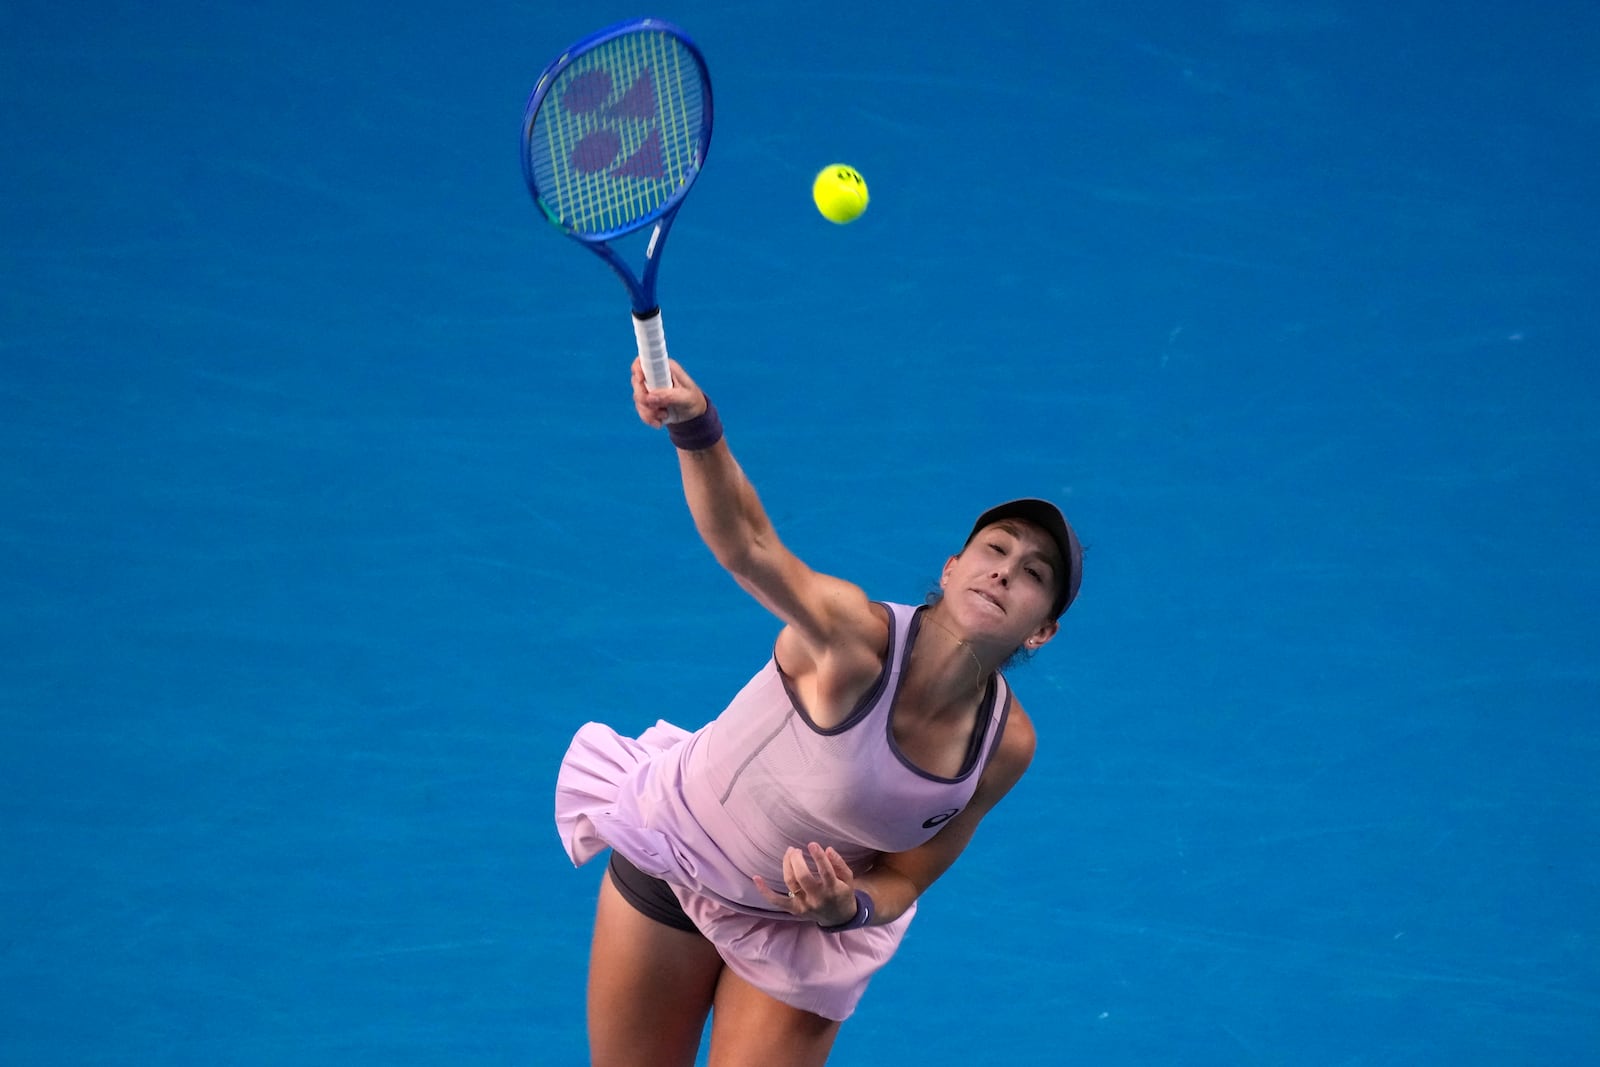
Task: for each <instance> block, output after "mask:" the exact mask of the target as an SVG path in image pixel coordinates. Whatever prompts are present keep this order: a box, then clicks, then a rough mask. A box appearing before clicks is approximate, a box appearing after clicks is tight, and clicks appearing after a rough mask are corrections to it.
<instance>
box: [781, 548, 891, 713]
mask: <svg viewBox="0 0 1600 1067" xmlns="http://www.w3.org/2000/svg"><path fill="white" fill-rule="evenodd" d="M819 578H821V576H819ZM819 584H821V585H822V586H823V588H825V589H826V593H825V594H824V595H823V597H822V598H821V599H820V601H819V604H822V605H825V607H823V608H822V610H820V611H819V612H817V613H815V614H814V615H813V616H812V618H818V617H820V618H824V619H825V620H826V625H825V626H820V627H816V626H813V627H802V626H800V625H797V624H796V623H793V622H791V623H790V624H789V625H787V626H785V627H784V628H783V630H782V632H780V633H779V634H778V640H777V644H776V646H775V647H774V649H773V655H774V656H775V657H776V659H777V662H778V667H779V668H780V669H781V670H782V671H783V673H784V675H785V676H786V677H787V678H788V679H789V682H790V684H791V685H792V686H793V687H794V689H795V691H796V694H797V695H798V696H799V697H800V698H801V701H802V702H803V703H804V704H805V708H806V712H807V714H808V715H810V716H811V719H812V721H813V722H815V723H816V724H817V725H818V726H820V727H822V728H824V729H829V728H832V727H833V726H836V725H838V724H839V723H841V722H843V721H844V719H845V717H846V716H848V715H849V713H850V712H851V710H852V709H854V708H855V706H856V704H857V703H858V702H859V701H860V700H861V698H862V697H863V696H865V695H866V693H867V691H868V690H869V689H870V688H872V686H873V685H875V684H876V683H877V680H878V677H879V675H880V674H881V673H882V672H883V664H884V658H885V657H886V656H887V655H888V651H889V615H888V611H887V609H885V608H884V607H883V606H882V605H881V604H874V603H872V602H870V601H869V600H868V599H867V596H866V594H865V593H864V592H862V591H861V589H860V588H858V587H857V586H854V585H851V584H850V583H849V582H845V581H843V580H840V579H836V578H821V582H820V583H819Z"/></svg>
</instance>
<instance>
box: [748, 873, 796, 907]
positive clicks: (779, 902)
mask: <svg viewBox="0 0 1600 1067" xmlns="http://www.w3.org/2000/svg"><path fill="white" fill-rule="evenodd" d="M752 880H753V881H754V882H755V884H756V892H758V893H760V894H761V896H762V898H763V899H765V900H766V902H767V903H768V904H771V905H772V906H773V907H774V908H777V909H778V910H779V911H786V912H788V913H789V914H790V915H793V914H795V903H794V901H793V900H791V899H790V898H789V897H787V896H785V895H784V894H782V893H778V892H776V891H774V890H773V888H772V887H771V886H769V885H768V884H767V880H766V879H765V878H763V877H761V876H760V875H759V874H758V875H756V876H755V877H754V878H753V879H752Z"/></svg>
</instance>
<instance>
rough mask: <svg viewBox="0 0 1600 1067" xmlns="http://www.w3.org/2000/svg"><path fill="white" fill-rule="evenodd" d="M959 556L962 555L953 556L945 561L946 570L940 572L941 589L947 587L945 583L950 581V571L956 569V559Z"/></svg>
mask: <svg viewBox="0 0 1600 1067" xmlns="http://www.w3.org/2000/svg"><path fill="white" fill-rule="evenodd" d="M958 558H960V557H958V556H951V557H950V558H949V559H947V560H945V561H944V570H942V571H940V572H939V588H940V589H943V588H944V587H945V584H946V583H947V582H949V581H950V572H951V571H953V570H955V567H956V560H957V559H958Z"/></svg>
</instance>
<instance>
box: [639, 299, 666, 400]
mask: <svg viewBox="0 0 1600 1067" xmlns="http://www.w3.org/2000/svg"><path fill="white" fill-rule="evenodd" d="M633 337H634V340H636V341H638V342H639V365H640V366H642V367H643V368H644V381H645V384H646V385H648V386H649V387H650V388H651V389H667V388H669V387H671V385H672V368H671V367H669V366H668V365H667V334H666V331H665V330H663V329H662V328H661V309H660V308H656V309H655V310H654V311H650V312H646V313H645V314H644V315H640V314H639V313H638V312H637V311H635V312H634V313H633Z"/></svg>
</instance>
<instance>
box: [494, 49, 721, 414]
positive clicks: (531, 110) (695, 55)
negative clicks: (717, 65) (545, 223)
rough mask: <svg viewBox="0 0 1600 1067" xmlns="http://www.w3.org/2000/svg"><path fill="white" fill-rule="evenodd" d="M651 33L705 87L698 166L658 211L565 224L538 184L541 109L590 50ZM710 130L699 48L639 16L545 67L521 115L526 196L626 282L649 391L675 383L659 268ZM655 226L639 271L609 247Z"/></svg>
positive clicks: (707, 72) (708, 90)
mask: <svg viewBox="0 0 1600 1067" xmlns="http://www.w3.org/2000/svg"><path fill="white" fill-rule="evenodd" d="M639 32H648V33H664V34H667V35H668V36H671V37H673V38H674V39H675V40H676V41H677V42H678V43H679V44H681V45H682V46H683V47H684V49H685V50H686V51H687V52H688V53H689V55H690V57H691V58H692V59H693V60H694V63H695V65H696V67H697V68H698V71H699V75H700V84H701V100H700V107H701V118H700V127H699V130H698V131H697V132H698V135H699V137H698V143H697V145H696V150H695V153H694V164H693V167H692V168H691V169H689V170H688V171H687V172H686V175H685V177H684V180H683V182H682V184H681V185H680V186H679V187H678V188H677V189H675V190H674V191H673V193H672V195H671V196H669V197H668V198H667V200H666V201H665V202H663V203H662V204H661V205H660V206H659V207H657V208H655V209H654V210H652V211H651V212H649V213H648V214H646V215H645V216H643V217H642V218H639V219H635V220H633V221H631V222H628V223H625V224H623V225H621V226H616V227H612V228H611V229H608V230H602V231H597V232H593V233H585V232H582V231H580V230H577V229H575V228H574V227H572V226H570V225H568V224H566V223H564V222H562V221H561V218H560V216H559V215H558V214H557V213H556V212H555V211H554V210H553V209H552V208H551V207H550V206H549V205H548V204H546V203H545V201H544V198H543V197H542V196H541V194H540V191H539V183H538V180H537V177H536V175H535V174H534V167H533V160H532V154H531V152H530V142H531V140H532V136H533V129H534V124H535V122H536V120H537V118H538V114H539V109H540V108H541V107H542V106H543V105H544V103H545V101H546V99H547V98H548V96H549V94H550V91H551V89H552V88H553V87H554V86H555V84H556V82H557V81H558V80H559V79H560V76H561V73H562V72H563V71H565V70H566V69H567V68H568V67H570V66H571V65H572V64H573V62H575V61H576V60H578V59H580V58H582V57H583V56H584V55H586V54H588V53H589V52H592V51H594V50H595V49H597V48H599V47H601V46H603V45H605V44H607V43H609V42H611V41H614V40H616V39H617V38H618V37H624V36H627V35H629V34H634V33H639ZM711 126H712V95H711V74H710V70H709V68H708V67H707V66H706V61H705V56H704V55H703V54H702V53H701V52H700V48H699V46H698V45H696V44H695V43H694V40H693V39H692V38H690V36H689V35H688V34H687V33H685V32H684V31H683V30H682V29H681V28H679V27H678V26H676V25H674V24H673V23H670V22H667V21H666V20H664V19H658V18H641V19H630V20H628V21H626V22H620V23H617V24H616V25H613V26H608V27H606V28H605V29H603V30H598V31H596V32H595V33H592V34H590V35H589V36H587V37H584V38H583V39H582V40H580V41H577V42H576V43H574V44H573V45H572V46H571V47H569V48H567V49H566V50H565V51H564V52H562V54H561V55H560V56H559V57H557V58H556V59H555V60H554V61H552V62H551V63H550V64H549V66H547V67H545V69H544V71H543V72H542V73H540V75H539V80H538V81H537V82H535V83H534V89H533V93H532V94H531V95H530V96H529V97H528V105H527V108H526V109H525V111H524V113H523V119H522V136H521V156H522V176H523V179H524V181H525V182H526V184H527V187H528V192H529V193H530V194H531V195H532V197H533V201H534V204H535V205H536V206H537V207H538V208H539V212H540V214H542V215H543V216H544V217H545V218H546V219H547V220H549V221H550V222H551V223H552V224H553V225H555V226H556V227H557V228H558V229H560V230H561V232H562V233H564V234H566V235H567V236H568V237H570V238H572V239H573V240H574V241H577V242H578V243H579V244H581V245H583V246H584V247H586V248H588V249H589V250H590V251H591V252H593V253H594V254H595V255H597V256H599V257H600V258H601V259H602V260H603V261H604V262H605V263H606V265H607V266H609V267H610V268H611V270H612V272H613V273H615V274H616V275H617V277H618V278H620V279H621V280H622V284H623V285H624V286H626V287H627V290H628V298H629V301H630V303H631V304H632V306H633V320H634V336H635V340H636V342H637V344H638V349H639V358H640V360H641V362H642V363H643V364H644V369H645V378H646V380H647V381H648V383H649V385H650V388H652V389H662V388H666V387H667V386H669V385H671V384H672V378H671V374H670V372H669V370H668V364H667V345H666V337H665V334H664V332H663V330H662V326H661V307H660V304H659V303H658V302H657V300H656V278H657V274H658V272H659V270H660V267H661V253H662V250H663V249H664V248H665V246H666V241H667V234H668V233H669V232H670V231H671V229H672V223H673V221H674V220H675V219H676V218H677V216H678V209H679V208H681V207H682V206H683V201H684V199H685V198H686V197H687V196H688V195H689V190H690V189H691V188H693V186H694V182H695V179H696V178H698V177H699V176H700V171H701V170H702V169H703V168H704V167H705V160H706V153H707V152H708V151H709V149H710V147H711ZM652 225H653V226H654V230H653V231H652V232H651V234H650V237H649V239H648V241H647V242H646V245H645V253H644V265H643V270H642V271H641V272H640V273H637V274H636V273H635V272H634V270H633V269H632V268H631V267H630V266H629V265H628V262H627V261H626V260H625V259H624V258H623V257H622V255H621V253H619V252H618V251H617V250H616V249H615V248H613V247H612V246H611V244H610V242H611V241H613V240H616V239H617V238H619V237H624V236H627V235H628V234H631V233H637V232H638V231H640V230H643V229H644V228H646V227H648V226H652Z"/></svg>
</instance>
